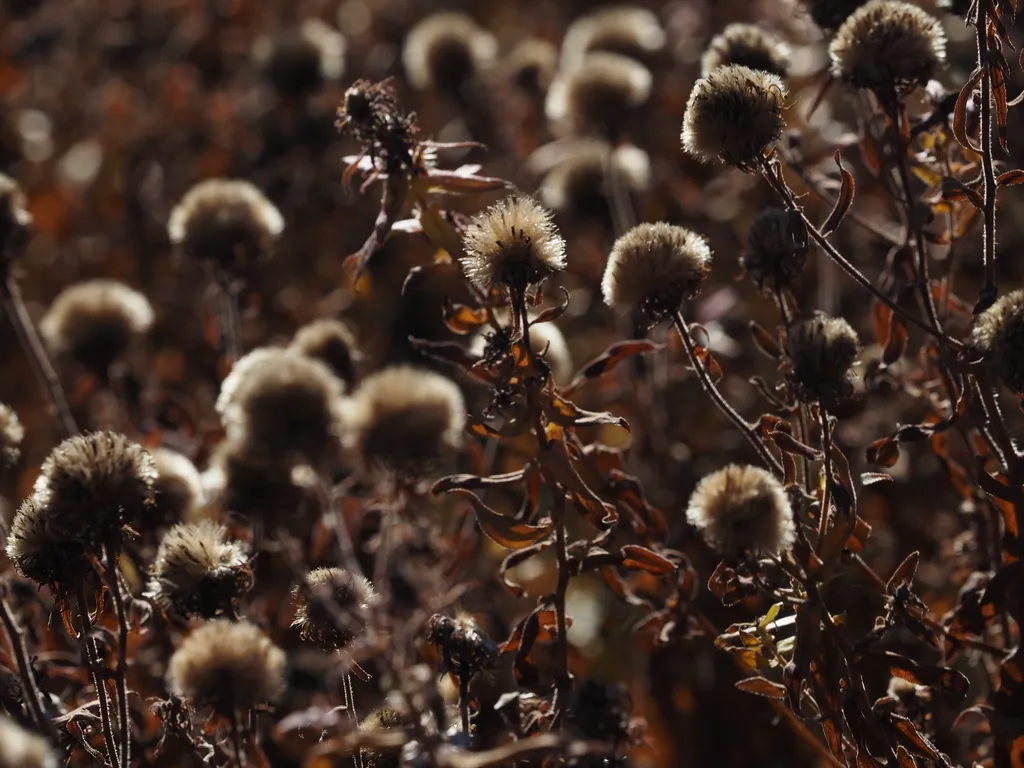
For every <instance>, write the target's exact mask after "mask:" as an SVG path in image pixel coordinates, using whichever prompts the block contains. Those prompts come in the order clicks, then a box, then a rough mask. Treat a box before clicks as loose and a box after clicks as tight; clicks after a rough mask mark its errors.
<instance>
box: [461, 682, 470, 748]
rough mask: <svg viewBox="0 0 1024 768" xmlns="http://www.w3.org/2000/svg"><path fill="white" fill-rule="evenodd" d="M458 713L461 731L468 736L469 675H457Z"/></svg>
mask: <svg viewBox="0 0 1024 768" xmlns="http://www.w3.org/2000/svg"><path fill="white" fill-rule="evenodd" d="M459 715H460V716H461V717H462V732H463V733H464V734H466V736H467V737H468V736H469V675H459Z"/></svg>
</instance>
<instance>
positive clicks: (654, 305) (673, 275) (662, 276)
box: [601, 222, 711, 322]
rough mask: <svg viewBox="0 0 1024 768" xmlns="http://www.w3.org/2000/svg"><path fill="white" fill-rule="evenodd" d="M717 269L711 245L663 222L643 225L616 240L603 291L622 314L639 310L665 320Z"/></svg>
mask: <svg viewBox="0 0 1024 768" xmlns="http://www.w3.org/2000/svg"><path fill="white" fill-rule="evenodd" d="M710 269H711V249H710V248H709V247H708V243H707V241H706V240H705V239H704V238H703V237H701V236H700V235H698V234H696V233H695V232H691V231H690V230H688V229H685V228H683V227H677V226H675V225H672V224H665V223H663V222H660V223H657V224H638V225H637V226H635V227H633V229H631V230H630V231H629V232H627V233H626V234H624V235H623V236H622V237H620V238H619V239H618V240H616V241H615V245H614V246H613V247H612V252H611V254H609V256H608V265H607V266H606V267H605V272H604V280H603V281H602V283H601V289H602V292H603V293H604V300H605V303H606V304H607V305H608V306H609V307H612V308H613V309H615V310H616V311H618V312H622V313H626V312H639V313H642V314H644V315H646V316H647V317H648V318H649V319H651V320H653V321H654V322H660V321H661V320H664V319H665V318H668V317H671V316H672V315H673V314H674V313H675V312H677V311H678V310H679V308H680V306H681V305H682V303H683V302H684V301H686V300H687V299H691V298H693V297H694V296H696V295H697V293H698V292H699V291H700V287H701V285H702V284H703V282H704V278H705V277H707V274H708V272H709V270H710Z"/></svg>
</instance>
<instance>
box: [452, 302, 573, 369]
mask: <svg viewBox="0 0 1024 768" xmlns="http://www.w3.org/2000/svg"><path fill="white" fill-rule="evenodd" d="M495 315H496V317H497V319H498V321H499V322H500V323H501V329H500V330H497V331H493V330H492V331H491V332H483V333H478V334H477V335H476V336H474V337H473V341H472V343H471V344H470V351H471V352H473V353H474V354H477V355H480V356H481V357H483V358H485V359H497V358H498V357H500V356H501V354H500V353H504V352H506V351H507V349H508V344H509V341H510V340H511V333H512V331H511V327H510V325H511V323H512V318H511V315H510V314H509V313H508V312H496V313H495ZM532 320H533V318H531V322H532ZM499 345H500V350H499ZM530 346H531V347H532V348H533V351H534V352H535V353H536V354H538V355H544V359H545V361H546V362H547V364H548V366H549V367H550V368H551V376H552V378H553V379H554V380H555V383H557V384H568V383H569V382H570V381H571V380H572V377H573V374H574V373H575V372H576V371H575V369H574V368H573V364H572V353H571V352H570V351H569V343H568V342H567V341H566V340H565V335H564V334H563V333H562V332H561V331H560V330H559V329H558V326H557V325H555V324H554V323H538V324H536V325H531V326H530ZM496 353H498V354H496Z"/></svg>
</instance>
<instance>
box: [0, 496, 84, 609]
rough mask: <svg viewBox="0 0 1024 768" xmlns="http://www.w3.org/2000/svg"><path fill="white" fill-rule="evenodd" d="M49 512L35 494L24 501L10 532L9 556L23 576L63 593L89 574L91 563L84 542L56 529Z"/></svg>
mask: <svg viewBox="0 0 1024 768" xmlns="http://www.w3.org/2000/svg"><path fill="white" fill-rule="evenodd" d="M48 514H49V510H48V509H47V508H46V507H45V506H44V505H42V504H40V502H39V500H38V499H36V498H35V497H34V496H29V497H28V498H27V499H25V501H24V502H22V504H21V506H20V507H19V508H18V511H17V512H16V513H15V515H14V520H13V521H12V522H11V531H10V533H9V534H8V536H7V557H8V558H9V559H10V561H11V562H12V563H13V564H14V568H15V570H16V571H17V572H18V574H19V575H20V576H22V577H24V578H26V579H31V580H32V581H34V582H36V583H37V584H39V585H41V586H45V587H49V588H50V589H52V590H53V591H54V592H55V593H56V594H57V595H58V596H64V595H66V594H68V593H73V592H75V591H76V590H77V589H78V588H79V587H80V586H81V585H82V584H83V583H84V581H85V580H86V579H87V578H89V576H90V573H91V565H90V562H89V560H88V558H87V556H86V549H85V545H84V544H83V543H82V542H80V541H76V540H74V539H69V538H66V537H65V536H63V535H62V534H60V533H59V532H57V531H55V530H54V529H53V528H52V526H51V525H50V519H49V516H48Z"/></svg>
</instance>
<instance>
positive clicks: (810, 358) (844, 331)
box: [785, 314, 860, 410]
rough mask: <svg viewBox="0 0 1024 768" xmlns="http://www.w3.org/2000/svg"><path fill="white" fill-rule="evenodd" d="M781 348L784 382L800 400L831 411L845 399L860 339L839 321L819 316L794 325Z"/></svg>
mask: <svg viewBox="0 0 1024 768" xmlns="http://www.w3.org/2000/svg"><path fill="white" fill-rule="evenodd" d="M785 349H786V356H787V358H788V362H789V372H788V379H789V382H790V385H791V386H792V388H793V390H794V392H795V393H796V396H797V397H798V398H799V399H800V400H801V401H803V402H807V403H814V402H817V403H820V404H821V406H822V407H823V408H825V409H826V410H833V409H834V408H835V407H837V406H838V405H840V404H842V403H843V402H844V401H846V400H847V399H848V398H849V396H850V394H851V392H852V382H851V378H852V376H853V366H854V364H855V363H856V362H857V356H858V355H859V354H860V339H859V338H858V337H857V332H856V331H854V330H853V328H852V327H851V326H850V324H849V323H848V322H846V321H845V320H844V319H843V318H841V317H829V316H827V315H821V314H819V315H815V316H813V317H810V318H808V319H806V320H802V321H800V322H797V323H794V324H793V325H792V326H790V328H789V329H788V330H787V332H786V343H785Z"/></svg>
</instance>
